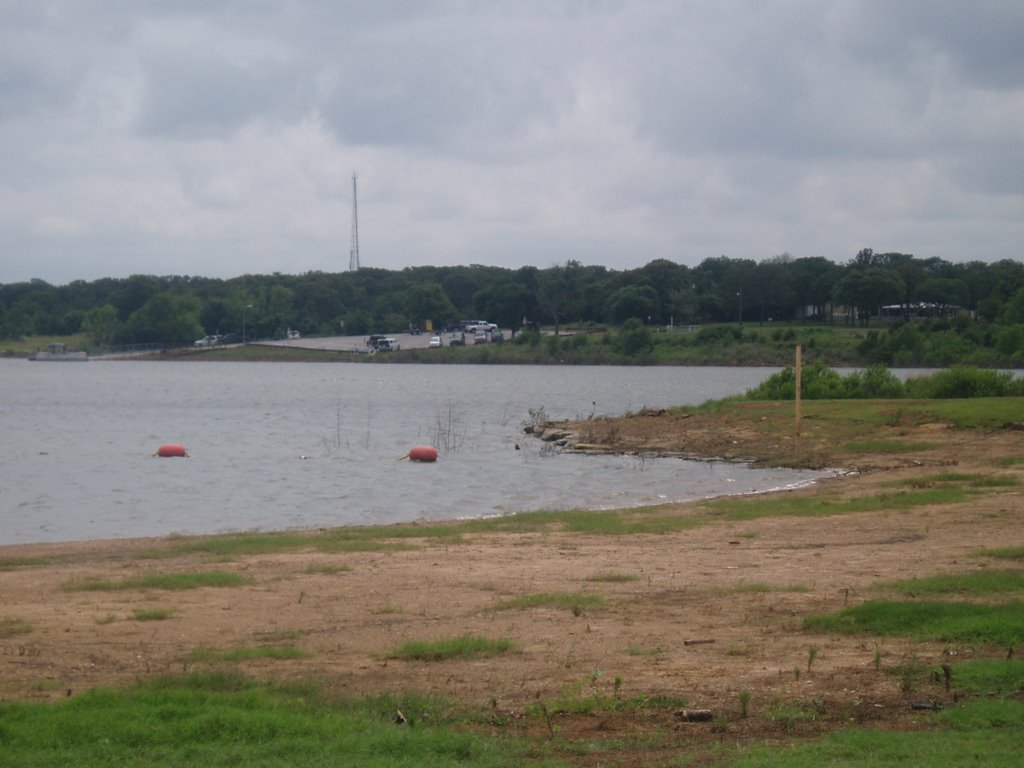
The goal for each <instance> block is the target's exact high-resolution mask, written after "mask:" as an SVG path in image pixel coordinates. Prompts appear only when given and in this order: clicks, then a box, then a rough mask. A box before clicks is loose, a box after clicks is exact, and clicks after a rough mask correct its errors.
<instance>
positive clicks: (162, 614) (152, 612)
mask: <svg viewBox="0 0 1024 768" xmlns="http://www.w3.org/2000/svg"><path fill="white" fill-rule="evenodd" d="M174 613H175V611H174V609H173V608H136V609H135V610H134V611H132V618H133V619H135V621H164V620H166V619H169V618H171V617H172V616H174Z"/></svg>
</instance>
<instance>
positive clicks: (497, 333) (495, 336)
mask: <svg viewBox="0 0 1024 768" xmlns="http://www.w3.org/2000/svg"><path fill="white" fill-rule="evenodd" d="M504 340H505V334H504V333H502V332H501V329H500V328H495V329H494V330H493V331H491V341H497V342H501V341H504Z"/></svg>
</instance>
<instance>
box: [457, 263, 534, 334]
mask: <svg viewBox="0 0 1024 768" xmlns="http://www.w3.org/2000/svg"><path fill="white" fill-rule="evenodd" d="M473 306H474V307H475V309H476V312H477V314H478V315H479V316H480V317H481V318H483V319H486V320H489V321H490V322H492V323H497V324H498V325H500V326H501V327H502V328H511V329H512V335H513V337H514V336H515V332H516V330H517V329H519V328H521V327H522V325H523V320H524V319H526V320H528V319H529V318H530V317H534V316H535V315H536V309H537V300H536V295H535V293H534V292H533V290H531V288H530V286H529V285H528V284H527V283H526V282H524V281H523V280H520V279H519V278H518V276H512V277H508V278H506V279H505V280H502V281H501V282H498V283H495V284H494V285H490V286H488V287H487V288H484V289H483V290H482V291H480V292H479V293H477V295H476V296H474V297H473Z"/></svg>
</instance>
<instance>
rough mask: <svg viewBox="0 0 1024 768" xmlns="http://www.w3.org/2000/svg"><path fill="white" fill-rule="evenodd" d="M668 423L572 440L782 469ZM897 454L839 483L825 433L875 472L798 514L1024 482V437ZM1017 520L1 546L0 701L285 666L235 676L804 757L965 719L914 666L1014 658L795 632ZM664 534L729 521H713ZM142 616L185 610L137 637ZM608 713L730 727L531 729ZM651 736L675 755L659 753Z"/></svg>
mask: <svg viewBox="0 0 1024 768" xmlns="http://www.w3.org/2000/svg"><path fill="white" fill-rule="evenodd" d="M672 418H674V417H670V416H668V415H666V414H661V415H660V416H637V417H633V418H626V419H619V420H614V421H609V422H603V423H602V426H601V428H602V429H604V428H605V427H607V428H608V429H610V430H612V433H611V434H610V435H609V434H608V433H602V434H596V430H597V427H596V426H595V425H593V424H590V425H588V424H583V425H568V426H569V428H571V429H575V430H576V432H577V434H582V430H587V435H586V437H587V439H588V440H589V441H594V442H599V443H602V444H604V445H606V446H609V445H610V446H611V447H615V448H617V449H623V450H631V449H637V448H638V447H641V446H647V447H650V448H653V449H654V450H656V451H667V450H669V449H671V451H672V452H683V453H686V452H690V453H693V454H699V455H714V456H724V455H734V456H741V455H742V456H747V457H757V456H770V455H771V450H769V448H766V446H767V445H768V443H769V442H770V441H768V440H767V438H766V437H765V435H764V434H762V433H759V432H758V430H756V429H752V430H742V429H739V428H733V429H730V430H729V431H728V434H726V433H725V432H724V431H723V429H722V427H723V425H722V424H717V425H716V424H714V423H713V417H709V420H705V421H706V422H707V423H705V422H702V421H700V419H697V418H696V417H694V418H692V419H687V420H677V421H679V424H678V425H676V426H673V425H672V424H671V423H670V422H671V421H672ZM732 426H733V427H736V425H732ZM673 430H676V431H675V432H673ZM781 439H782V440H783V443H786V440H789V439H790V438H781ZM899 439H901V440H908V441H918V443H919V444H921V445H922V446H923V447H922V448H921V449H920V450H918V451H915V452H911V453H899V454H894V455H891V456H880V455H877V454H871V455H864V456H859V455H856V454H846V455H843V456H842V462H840V461H839V458H840V457H839V456H837V455H836V453H835V451H834V448H835V446H834V445H833V444H832V441H831V440H830V437H829V435H828V432H827V430H825V432H824V433H823V434H820V435H816V436H809V437H807V438H806V442H805V443H804V444H802V445H801V446H799V448H798V450H799V453H800V455H801V456H803V457H805V458H806V457H808V456H810V457H813V462H812V463H824V464H831V465H833V466H838V465H839V463H842V464H844V465H845V466H847V467H852V468H859V469H860V470H862V471H860V472H857V473H852V474H847V475H844V476H841V477H837V478H835V479H832V480H829V481H826V482H823V483H821V484H819V485H817V486H815V487H813V488H810V489H804V490H801V491H795V492H794V493H809V494H828V495H829V496H831V497H836V498H838V497H843V496H849V495H861V494H867V493H875V492H878V491H879V490H885V489H891V488H893V487H896V486H897V485H899V484H901V483H902V484H905V483H910V482H913V481H915V480H918V481H920V480H921V479H922V478H927V476H928V475H930V474H934V473H935V472H937V471H939V470H938V469H937V467H938V468H949V467H954V468H955V469H956V471H957V472H973V473H983V474H985V475H1000V474H1009V475H1013V476H1015V477H1019V476H1020V474H1021V473H1022V472H1024V464H1013V463H1010V462H1000V461H999V459H1000V458H1002V457H1007V456H1015V457H1022V456H1024V439H1022V433H1021V432H1017V431H1011V430H998V431H995V432H990V433H986V434H982V433H978V432H970V431H957V430H951V429H947V428H946V427H944V426H943V425H936V424H921V425H916V426H913V427H904V428H902V429H901V430H900V432H899ZM775 445H776V450H777V451H779V450H783V448H784V450H785V451H790V452H792V451H793V450H797V449H794V448H793V447H792V445H791V444H789V443H786V444H785V445H784V446H783V448H779V445H782V443H778V442H776V443H775ZM883 470H884V471H883ZM1022 509H1024V505H1022V498H1021V490H1020V488H1019V487H1016V486H1008V487H998V488H992V489H990V490H987V491H985V492H983V493H979V494H975V495H972V496H971V497H970V500H969V501H968V502H964V503H959V504H947V505H941V506H935V507H918V508H915V509H914V510H913V511H910V512H897V511H892V510H886V511H881V512H867V513H858V514H848V515H844V516H841V517H830V518H771V517H767V518H761V519H756V520H752V521H746V522H726V521H722V520H714V521H712V522H709V524H707V525H702V526H698V527H694V528H692V529H689V530H684V531H681V532H677V533H669V534H657V535H624V536H606V535H580V534H570V533H566V532H560V531H558V530H549V531H546V532H541V533H493V532H491V533H478V534H468V535H466V536H465V537H464V538H463V539H462V541H461V542H460V543H447V544H446V543H443V542H439V541H438V540H428V539H425V540H422V541H415V540H414V541H412V542H409V541H408V540H403V543H405V544H410V543H411V544H413V546H412V547H409V548H405V549H398V550H393V551H370V552H352V553H345V554H324V553H322V552H317V551H297V552H285V553H280V554H270V555H254V556H239V557H237V558H232V559H229V560H226V561H217V560H212V559H211V558H210V557H209V556H203V555H195V554H190V555H177V556H171V557H159V558H154V557H149V556H146V555H147V554H148V553H152V552H154V551H160V550H161V549H167V548H169V547H170V546H171V545H172V544H174V543H175V542H174V540H166V539H161V540H131V541H100V542H85V543H75V544H58V545H35V546H16V547H2V548H0V621H4V620H6V621H7V624H6V625H4V624H0V627H3V626H8V627H14V626H21V627H22V631H20V632H18V633H15V632H13V631H9V632H5V634H6V635H8V636H6V637H3V636H0V699H12V698H21V699H24V698H62V697H66V696H73V695H75V694H77V693H80V692H81V691H83V690H85V689H88V688H92V687H95V686H111V685H115V686H116V685H121V684H125V683H129V682H131V681H135V680H139V679H146V678H150V677H153V676H158V675H166V674H178V673H181V672H183V671H185V670H193V671H195V670H205V669H209V668H211V665H210V664H208V663H202V662H191V663H190V662H188V661H187V657H188V655H189V654H190V653H192V652H193V651H196V650H197V649H216V650H233V649H239V648H252V647H256V646H261V645H292V646H297V647H298V648H301V649H303V650H304V651H307V652H308V653H309V655H308V656H307V657H306V658H301V659H292V660H260V661H247V662H241V663H234V664H231V665H230V666H231V668H233V669H234V668H240V669H241V670H243V671H244V672H246V673H249V674H252V675H254V676H256V677H260V678H278V679H279V678H286V679H297V678H314V679H316V680H319V681H322V682H323V683H324V684H325V686H326V687H327V688H328V689H329V690H335V691H338V692H343V693H347V694H352V695H363V694H371V693H379V692H382V691H417V692H423V693H427V692H430V693H437V694H443V695H445V696H448V697H451V698H452V699H455V700H458V701H460V702H464V703H465V704H466V705H467V706H469V707H478V708H482V709H488V710H491V711H493V712H494V715H495V720H496V721H500V722H503V723H508V724H516V727H519V728H521V729H523V731H524V732H527V733H533V734H535V735H536V736H537V737H538V738H544V737H545V735H546V734H550V733H553V732H557V733H558V734H559V735H560V736H566V737H570V738H571V737H578V738H592V739H597V740H604V741H608V740H619V741H620V742H622V743H626V744H631V745H633V746H632V747H630V748H629V749H628V750H627V751H626V752H623V753H620V754H618V755H617V759H619V760H622V761H623V764H635V765H644V764H656V762H657V760H658V759H659V755H661V756H662V757H664V756H666V755H668V754H670V753H672V752H673V751H675V750H679V749H690V750H694V751H695V753H696V754H700V753H701V751H702V750H707V749H710V747H709V746H708V745H713V744H714V743H715V742H718V741H722V740H730V741H732V742H736V741H747V740H755V739H756V740H758V741H772V740H775V739H791V738H794V737H799V736H804V735H813V734H817V733H820V732H823V731H827V730H830V729H834V728H837V727H843V726H846V725H850V724H857V723H863V724H869V725H872V726H876V727H900V728H911V727H915V726H916V725H917V723H918V722H920V719H921V718H922V717H923V715H921V714H920V713H918V712H914V711H912V710H911V707H910V704H911V702H912V701H919V700H921V699H922V698H924V699H926V700H928V701H931V700H935V699H937V700H939V701H948V699H949V697H951V696H952V695H953V694H947V693H946V692H945V691H944V689H943V688H942V686H936V685H931V686H930V687H927V688H926V689H924V690H917V691H915V692H911V693H906V692H903V691H901V689H900V688H901V686H900V680H899V677H898V675H896V674H894V672H893V670H894V669H895V668H897V667H899V666H900V665H903V664H906V663H907V662H908V661H909V660H910V659H911V658H913V659H916V660H917V661H919V662H920V663H921V664H940V663H943V661H944V660H945V659H948V658H950V657H954V658H957V657H961V656H964V655H970V654H986V653H989V654H991V653H997V652H1000V650H999V649H966V648H955V647H947V646H945V645H942V644H938V643H920V642H914V641H911V640H900V639H888V638H887V639H884V640H878V639H874V638H863V637H856V636H829V635H816V634H813V633H809V632H807V631H805V630H804V629H803V628H802V620H803V618H804V617H805V616H808V615H810V614H815V613H820V612H827V611H833V610H838V609H841V608H842V607H843V606H844V605H847V604H849V605H853V604H856V603H858V602H862V601H864V600H866V599H868V598H869V597H872V596H876V595H877V594H878V592H877V591H876V590H877V588H878V585H879V584H880V582H884V581H889V580H894V579H903V578H910V577H919V576H926V575H931V574H934V573H939V572H951V571H960V570H972V569H978V568H986V567H1006V565H1005V563H996V562H995V561H993V560H990V559H988V558H986V557H983V556H981V555H980V554H979V551H980V550H982V549H984V548H986V547H998V546H1008V545H1020V544H1022V543H1024V541H1022V536H1021V533H1020V514H1021V511H1022ZM669 513H671V514H686V515H694V514H696V515H707V516H708V517H714V515H713V513H712V512H711V511H710V510H709V509H708V508H707V506H706V505H702V504H699V503H698V504H689V505H678V506H675V507H673V508H672V509H671V510H669ZM341 569H343V570H341ZM197 570H226V571H231V572H237V573H240V574H244V575H245V576H248V577H250V578H251V579H252V582H251V583H250V584H249V585H247V586H241V587H231V588H203V589H197V590H188V591H174V592H172V591H163V590H117V591H105V592H97V591H67V590H66V589H64V588H62V585H66V584H67V583H68V582H70V581H73V580H80V579H86V578H93V577H95V578H101V579H114V580H118V579H122V578H126V577H132V576H137V575H140V574H144V573H150V572H154V573H169V572H181V571H197ZM576 592H582V593H588V594H595V595H600V596H603V597H604V598H605V599H606V603H605V605H604V606H603V607H599V608H594V609H588V610H584V611H582V612H580V611H577V612H575V613H574V612H573V611H570V610H568V609H565V608H548V607H543V608H525V609H524V608H520V609H502V610H495V606H496V605H497V604H498V603H500V602H501V601H504V600H508V599H510V598H514V597H518V596H523V595H531V594H536V593H576ZM137 610H149V611H152V610H163V611H168V612H171V613H170V615H169V618H166V619H164V620H160V621H140V620H137V619H136V618H135V611H137ZM577 614H578V615H577ZM18 622H20V623H21V624H20V625H19V624H17V623H18ZM26 625H27V626H28V627H30V628H28V629H26ZM467 634H471V635H479V636H485V637H490V638H508V639H511V640H512V641H514V642H515V644H516V646H517V650H516V651H514V652H512V653H507V654H504V655H501V656H497V657H492V658H484V659H478V660H469V661H466V660H460V661H442V662H410V661H396V660H385V659H384V658H383V657H384V655H385V652H386V651H388V650H390V649H393V648H395V647H397V646H399V645H400V644H402V643H404V642H407V641H413V640H434V639H443V638H452V637H456V636H460V635H467ZM812 647H813V648H816V649H817V651H816V652H814V654H813V656H812V652H811V650H810V649H811V648H812ZM1002 652H1005V650H1003V651H1002ZM616 681H617V682H616ZM742 692H748V693H749V715H750V717H747V718H744V717H741V714H742V712H741V709H742V707H741V693H742ZM594 694H600V695H604V696H607V697H609V698H610V699H615V698H621V699H630V698H633V697H657V696H668V697H675V698H678V699H685V701H686V702H687V706H688V707H691V708H708V709H710V710H712V712H713V713H714V718H715V719H714V720H713V722H711V723H701V724H698V723H682V722H680V721H679V713H678V711H677V710H676V709H672V708H668V709H658V708H640V709H631V710H621V711H614V712H609V711H604V712H601V713H591V714H585V715H577V716H574V717H570V716H559V715H557V714H555V713H552V716H551V719H550V720H545V719H544V718H538V717H533V718H528V717H525V715H524V713H525V711H526V709H527V707H528V706H529V705H530V704H531V703H532V702H536V701H537V700H538V699H540V700H545V701H548V702H551V701H553V700H554V699H556V698H558V697H562V698H568V699H572V698H576V699H580V698H583V697H587V696H591V695H594ZM787 706H788V707H789V709H788V710H787V709H786V707H787ZM794 707H795V709H794ZM787 711H788V712H791V713H798V714H799V716H796V715H794V716H792V717H789V716H786V715H785V714H784V713H785V712H787ZM780 713H782V714H780ZM652 733H657V734H660V736H659V738H658V739H655V740H653V741H651V740H645V737H646V736H647V735H649V734H652ZM665 734H668V735H667V736H666V735H665ZM640 744H645V745H646V746H645V747H643V748H641V747H640V746H638V745H640ZM573 759H577V760H578V761H579V762H580V763H581V764H598V763H599V762H600V761H599V760H598V758H593V757H591V758H588V757H586V756H580V757H577V758H573Z"/></svg>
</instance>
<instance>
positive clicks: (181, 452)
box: [156, 443, 188, 458]
mask: <svg viewBox="0 0 1024 768" xmlns="http://www.w3.org/2000/svg"><path fill="white" fill-rule="evenodd" d="M156 455H157V456H163V457H164V458H166V457H168V456H184V457H185V458H188V451H186V450H185V446H183V445H178V444H177V443H164V444H163V445H161V446H160V447H159V448H157V450H156Z"/></svg>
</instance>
